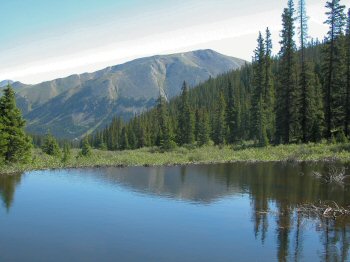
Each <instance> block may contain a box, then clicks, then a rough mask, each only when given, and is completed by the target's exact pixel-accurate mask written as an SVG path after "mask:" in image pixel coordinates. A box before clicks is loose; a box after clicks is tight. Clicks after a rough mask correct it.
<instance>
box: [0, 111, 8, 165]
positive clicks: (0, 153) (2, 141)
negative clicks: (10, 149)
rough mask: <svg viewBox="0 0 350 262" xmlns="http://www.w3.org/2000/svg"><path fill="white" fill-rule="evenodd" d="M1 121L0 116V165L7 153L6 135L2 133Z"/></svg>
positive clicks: (0, 117)
mask: <svg viewBox="0 0 350 262" xmlns="http://www.w3.org/2000/svg"><path fill="white" fill-rule="evenodd" d="M2 122H3V119H2V116H1V115H0V165H2V164H3V163H4V162H5V154H6V151H7V139H6V134H5V132H4V125H3V123H2Z"/></svg>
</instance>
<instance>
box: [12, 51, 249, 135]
mask: <svg viewBox="0 0 350 262" xmlns="http://www.w3.org/2000/svg"><path fill="white" fill-rule="evenodd" d="M245 63H246V61H244V60H241V59H237V58H233V57H229V56H225V55H222V54H219V53H217V52H215V51H213V50H198V51H193V52H187V53H179V54H171V55H163V56H153V57H147V58H141V59H137V60H134V61H131V62H128V63H125V64H122V65H117V66H113V67H108V68H105V69H103V70H100V71H97V72H94V73H85V74H81V75H72V76H69V77H66V78H61V79H56V80H53V81H48V82H44V83H40V84H37V85H24V84H22V83H19V82H16V83H14V84H13V86H14V88H15V89H16V91H17V103H18V105H19V107H20V108H21V109H22V112H23V114H24V117H25V118H26V120H27V129H28V131H29V132H31V133H36V134H43V133H45V132H46V131H47V130H48V129H50V130H51V132H52V133H53V134H54V135H56V136H58V137H65V138H76V137H80V136H82V135H84V134H85V133H87V132H88V133H89V132H93V131H94V130H96V129H98V128H101V127H104V126H106V124H108V123H109V122H110V121H111V119H112V118H113V117H114V116H116V115H121V116H123V117H124V118H130V117H131V116H133V115H134V114H137V113H140V112H142V111H144V110H146V109H148V108H150V107H152V106H153V105H154V103H155V100H156V99H157V97H158V96H159V93H162V94H163V95H165V96H166V97H167V98H168V99H169V98H171V97H174V96H176V95H178V94H179V93H180V91H181V86H182V83H183V81H186V82H187V83H188V84H189V85H190V86H195V85H197V84H199V83H201V82H203V81H205V80H207V79H209V78H210V77H215V76H217V75H219V74H222V73H225V72H227V71H230V70H233V69H237V68H239V67H241V66H242V65H244V64H245Z"/></svg>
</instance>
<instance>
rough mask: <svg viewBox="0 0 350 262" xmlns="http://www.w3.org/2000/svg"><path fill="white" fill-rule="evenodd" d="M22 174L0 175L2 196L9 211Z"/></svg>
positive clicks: (0, 193)
mask: <svg viewBox="0 0 350 262" xmlns="http://www.w3.org/2000/svg"><path fill="white" fill-rule="evenodd" d="M21 178H22V174H15V175H10V176H5V175H0V198H1V200H2V201H3V203H4V206H5V207H6V209H7V211H9V209H10V207H11V205H12V202H13V198H14V195H15V190H16V186H17V185H18V184H19V183H20V182H21Z"/></svg>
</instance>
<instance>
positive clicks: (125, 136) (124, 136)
mask: <svg viewBox="0 0 350 262" xmlns="http://www.w3.org/2000/svg"><path fill="white" fill-rule="evenodd" d="M120 149H121V150H127V149H129V138H128V133H127V130H126V127H125V126H124V127H123V129H122V136H121V142H120Z"/></svg>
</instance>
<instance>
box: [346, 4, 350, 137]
mask: <svg viewBox="0 0 350 262" xmlns="http://www.w3.org/2000/svg"><path fill="white" fill-rule="evenodd" d="M345 41H346V42H345V46H346V98H345V110H346V112H345V135H346V136H348V137H350V8H349V10H348V19H347V25H346V40H345Z"/></svg>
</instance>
